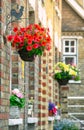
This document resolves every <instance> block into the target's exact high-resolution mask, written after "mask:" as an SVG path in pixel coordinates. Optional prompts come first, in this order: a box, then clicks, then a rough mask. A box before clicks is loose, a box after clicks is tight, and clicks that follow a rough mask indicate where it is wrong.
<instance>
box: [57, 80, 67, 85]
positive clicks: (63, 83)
mask: <svg viewBox="0 0 84 130" xmlns="http://www.w3.org/2000/svg"><path fill="white" fill-rule="evenodd" d="M68 81H69V80H68V79H57V82H58V83H59V85H67V84H68Z"/></svg>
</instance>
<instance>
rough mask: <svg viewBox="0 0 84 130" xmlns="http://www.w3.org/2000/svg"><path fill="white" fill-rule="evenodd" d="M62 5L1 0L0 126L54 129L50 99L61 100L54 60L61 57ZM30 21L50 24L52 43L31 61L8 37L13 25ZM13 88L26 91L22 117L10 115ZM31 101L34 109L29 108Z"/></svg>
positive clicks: (4, 128)
mask: <svg viewBox="0 0 84 130" xmlns="http://www.w3.org/2000/svg"><path fill="white" fill-rule="evenodd" d="M61 5H62V1H61V0H60V1H57V0H56V1H54V0H45V1H44V0H39V1H37V0H24V1H23V0H11V1H10V0H8V1H6V0H4V1H3V0H1V1H0V25H1V26H0V39H1V40H0V43H1V44H0V54H1V55H0V81H1V82H0V130H8V129H9V130H13V129H14V130H15V129H16V130H27V129H38V130H47V129H49V130H50V129H51V130H52V129H53V121H52V120H50V118H49V116H48V102H49V101H52V102H54V103H55V104H56V105H57V104H58V103H59V87H58V84H57V83H56V82H55V81H54V80H53V77H52V72H53V65H54V63H55V62H57V61H59V60H60V58H61ZM50 8H51V10H50ZM11 11H14V12H13V13H11ZM31 23H37V24H40V25H41V26H44V27H48V28H49V30H50V36H51V39H52V44H51V50H50V52H47V51H45V52H44V53H43V55H42V56H41V57H36V59H35V61H34V62H31V63H30V62H24V61H22V60H21V58H20V57H19V55H18V53H17V51H16V50H15V49H14V48H12V47H11V46H10V43H8V42H7V39H6V37H7V35H8V34H10V33H11V30H12V29H13V27H14V26H22V27H26V26H27V25H29V24H31ZM14 88H18V89H20V90H21V91H22V92H24V93H25V99H26V105H25V108H24V109H22V110H21V117H20V119H10V116H9V112H10V102H9V98H10V94H11V90H12V89H14ZM31 101H32V103H33V108H32V113H30V112H29V108H28V104H29V102H31ZM30 116H31V117H30ZM31 120H32V121H33V123H32V121H31ZM31 123H32V125H31Z"/></svg>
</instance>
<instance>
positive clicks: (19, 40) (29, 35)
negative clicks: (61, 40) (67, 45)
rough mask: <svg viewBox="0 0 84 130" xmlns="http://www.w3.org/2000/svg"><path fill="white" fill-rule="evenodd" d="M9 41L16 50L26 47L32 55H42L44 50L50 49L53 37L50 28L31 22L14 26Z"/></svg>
mask: <svg viewBox="0 0 84 130" xmlns="http://www.w3.org/2000/svg"><path fill="white" fill-rule="evenodd" d="M7 39H8V41H9V42H11V43H12V44H11V45H12V46H13V47H15V48H16V50H20V49H24V50H25V51H28V53H29V54H30V55H42V52H43V51H44V50H45V49H46V50H48V51H49V50H50V48H51V45H50V44H51V38H50V35H49V30H48V29H47V28H44V27H41V26H40V25H38V24H30V25H29V26H27V27H24V28H19V27H14V29H13V35H9V36H8V38H7Z"/></svg>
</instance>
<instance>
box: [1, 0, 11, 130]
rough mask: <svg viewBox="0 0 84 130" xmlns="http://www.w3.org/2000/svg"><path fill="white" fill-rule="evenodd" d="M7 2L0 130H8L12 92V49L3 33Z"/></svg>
mask: <svg viewBox="0 0 84 130" xmlns="http://www.w3.org/2000/svg"><path fill="white" fill-rule="evenodd" d="M6 2H7V1H3V0H1V1H0V9H1V14H0V130H8V118H9V91H10V88H9V86H10V76H9V75H10V69H9V68H10V48H9V46H8V45H6V44H4V41H3V33H4V25H5V22H6V21H5V17H4V16H5V12H4V10H5V9H6V6H5V5H6V4H8V3H6Z"/></svg>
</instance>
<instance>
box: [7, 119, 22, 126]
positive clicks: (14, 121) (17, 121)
mask: <svg viewBox="0 0 84 130" xmlns="http://www.w3.org/2000/svg"><path fill="white" fill-rule="evenodd" d="M20 124H23V119H22V118H19V119H9V126H13V125H20Z"/></svg>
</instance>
